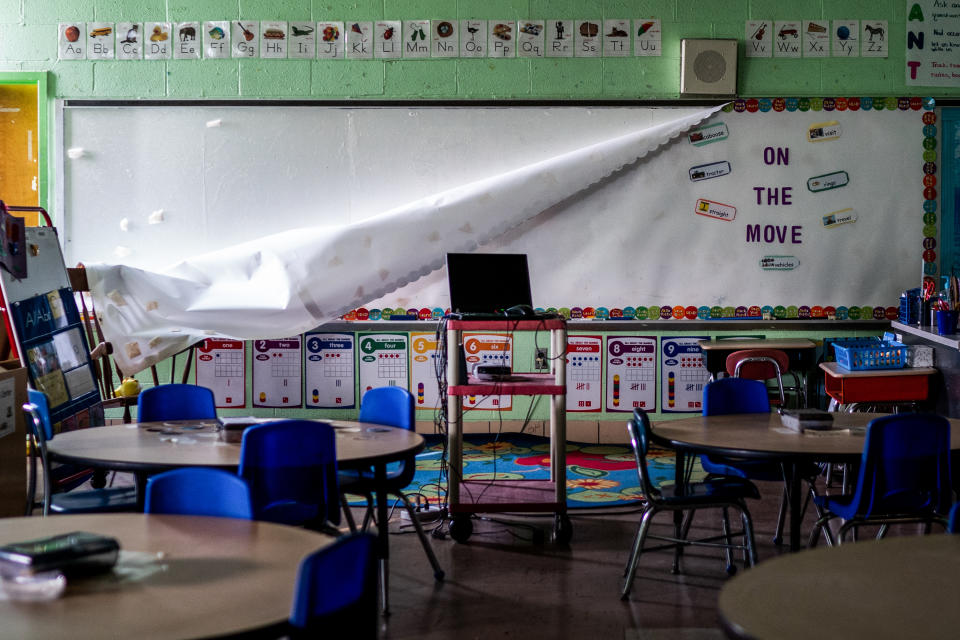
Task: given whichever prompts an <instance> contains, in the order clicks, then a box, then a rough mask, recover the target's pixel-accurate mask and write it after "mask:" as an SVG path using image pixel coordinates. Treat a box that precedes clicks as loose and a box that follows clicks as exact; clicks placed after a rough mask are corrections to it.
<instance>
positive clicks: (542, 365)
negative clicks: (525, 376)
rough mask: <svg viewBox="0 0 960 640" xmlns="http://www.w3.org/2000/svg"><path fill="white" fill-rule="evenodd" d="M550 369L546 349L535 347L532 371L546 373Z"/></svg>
mask: <svg viewBox="0 0 960 640" xmlns="http://www.w3.org/2000/svg"><path fill="white" fill-rule="evenodd" d="M549 369H550V360H549V359H548V357H547V349H546V348H540V347H537V353H536V355H535V356H534V357H533V370H534V371H548V370H549Z"/></svg>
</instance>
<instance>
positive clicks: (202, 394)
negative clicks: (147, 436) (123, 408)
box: [137, 384, 217, 422]
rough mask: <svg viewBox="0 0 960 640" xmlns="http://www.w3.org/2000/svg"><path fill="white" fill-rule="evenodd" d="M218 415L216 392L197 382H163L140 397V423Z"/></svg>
mask: <svg viewBox="0 0 960 640" xmlns="http://www.w3.org/2000/svg"><path fill="white" fill-rule="evenodd" d="M216 417H217V403H216V401H215V400H214V399H213V391H211V390H210V389H207V388H206V387H198V386H197V385H195V384H161V385H158V386H156V387H150V388H148V389H144V390H143V391H141V392H140V397H139V398H137V422H161V421H163V420H205V419H209V418H216Z"/></svg>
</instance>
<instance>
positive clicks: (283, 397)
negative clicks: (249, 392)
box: [253, 336, 303, 409]
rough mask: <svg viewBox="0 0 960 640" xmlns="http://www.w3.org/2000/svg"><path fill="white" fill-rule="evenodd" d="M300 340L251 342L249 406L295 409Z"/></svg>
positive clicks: (299, 381) (299, 382)
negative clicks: (251, 365) (251, 381)
mask: <svg viewBox="0 0 960 640" xmlns="http://www.w3.org/2000/svg"><path fill="white" fill-rule="evenodd" d="M301 371H302V370H301V365H300V336H296V337H293V338H285V339H283V340H254V341H253V406H255V407H272V408H275V409H280V408H290V407H299V406H301V405H302V404H303V398H302V397H301V387H302V385H303V381H302V379H301V377H302V373H301Z"/></svg>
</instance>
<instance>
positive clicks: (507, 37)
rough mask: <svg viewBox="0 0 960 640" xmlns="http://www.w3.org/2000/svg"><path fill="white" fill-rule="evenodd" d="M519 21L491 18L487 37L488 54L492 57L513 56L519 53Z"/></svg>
mask: <svg viewBox="0 0 960 640" xmlns="http://www.w3.org/2000/svg"><path fill="white" fill-rule="evenodd" d="M516 27H517V23H516V22H513V21H512V20H490V21H488V22H487V28H488V29H489V30H490V32H489V36H488V39H487V52H488V53H487V55H488V56H490V57H491V58H513V57H516V55H517V47H516V42H517V40H516V36H517V34H516Z"/></svg>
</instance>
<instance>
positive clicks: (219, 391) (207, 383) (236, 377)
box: [196, 338, 247, 409]
mask: <svg viewBox="0 0 960 640" xmlns="http://www.w3.org/2000/svg"><path fill="white" fill-rule="evenodd" d="M246 355H247V350H246V343H245V342H244V341H243V340H225V339H223V338H208V339H206V340H204V341H203V344H201V345H200V347H199V348H198V349H197V351H196V366H197V384H198V385H200V386H201V387H207V388H208V389H210V390H212V391H213V397H214V400H215V401H216V403H217V408H218V409H240V408H243V407H245V406H247V377H246V366H245V363H246Z"/></svg>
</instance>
